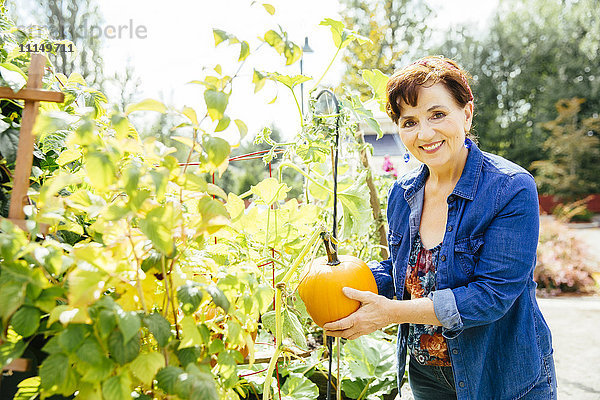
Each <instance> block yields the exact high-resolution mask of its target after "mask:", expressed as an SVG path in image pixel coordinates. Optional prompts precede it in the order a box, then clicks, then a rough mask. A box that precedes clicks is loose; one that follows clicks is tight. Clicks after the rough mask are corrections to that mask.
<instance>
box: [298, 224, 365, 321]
mask: <svg viewBox="0 0 600 400" xmlns="http://www.w3.org/2000/svg"><path fill="white" fill-rule="evenodd" d="M321 236H322V238H323V241H324V242H325V250H326V251H327V257H320V258H317V259H315V260H314V261H313V262H312V263H311V264H310V265H308V266H306V267H305V270H306V272H305V274H304V276H303V277H302V279H301V282H300V285H299V286H298V293H299V294H300V298H301V299H302V301H304V304H305V305H306V310H307V311H308V314H309V315H310V316H311V318H312V319H313V321H315V323H316V324H317V325H319V326H320V327H323V325H324V324H326V323H327V322H332V321H337V320H338V319H341V318H344V317H347V316H348V315H350V314H352V313H353V312H355V311H356V310H358V308H359V307H360V302H359V301H357V300H352V299H349V298H348V297H346V296H345V295H344V293H343V292H342V288H343V287H351V288H354V289H357V290H365V291H370V292H373V293H377V284H376V283H375V278H374V277H373V273H372V272H371V270H370V269H369V267H368V266H367V264H365V262H364V261H362V260H360V259H358V258H356V257H353V256H349V255H340V256H339V257H338V255H337V252H336V250H335V248H334V247H333V244H332V243H331V239H330V237H329V234H328V233H325V234H322V235H321Z"/></svg>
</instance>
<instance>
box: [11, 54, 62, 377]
mask: <svg viewBox="0 0 600 400" xmlns="http://www.w3.org/2000/svg"><path fill="white" fill-rule="evenodd" d="M45 65H46V57H45V56H44V55H42V54H33V55H32V56H31V64H30V65H29V71H28V79H27V85H26V87H25V88H23V89H21V90H19V91H18V92H16V93H15V92H14V91H13V90H12V89H11V88H9V87H0V98H1V99H14V100H24V101H25V105H24V107H23V115H22V117H21V129H20V132H19V147H18V149H17V160H16V163H15V173H14V177H13V189H12V194H11V199H10V209H9V212H8V220H10V221H11V222H13V223H14V224H15V225H17V226H18V227H20V228H21V229H23V230H27V225H26V223H25V212H24V211H23V207H24V206H25V205H26V204H27V203H28V202H29V200H28V197H27V191H28V189H29V177H30V175H31V166H32V163H33V150H34V141H35V138H34V137H33V125H34V123H35V119H36V117H37V114H38V107H39V105H40V101H49V102H54V103H62V102H64V100H65V95H64V94H63V93H61V92H52V91H48V90H42V89H41V88H42V78H43V76H44V66H45ZM0 343H1V341H0ZM30 364H31V362H30V360H28V359H24V358H18V359H16V360H14V361H13V362H12V363H10V364H9V365H7V366H6V367H4V368H2V370H9V371H17V372H24V371H27V370H29V369H30V368H31V365H30Z"/></svg>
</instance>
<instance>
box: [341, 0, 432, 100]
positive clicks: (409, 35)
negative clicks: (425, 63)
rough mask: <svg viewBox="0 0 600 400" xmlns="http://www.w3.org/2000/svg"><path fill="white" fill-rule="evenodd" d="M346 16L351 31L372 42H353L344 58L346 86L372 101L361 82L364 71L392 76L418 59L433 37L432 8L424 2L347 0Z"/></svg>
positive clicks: (343, 81)
mask: <svg viewBox="0 0 600 400" xmlns="http://www.w3.org/2000/svg"><path fill="white" fill-rule="evenodd" d="M343 3H344V4H345V6H346V7H345V8H344V9H343V10H342V16H343V18H344V22H345V24H346V26H347V27H348V29H354V30H357V31H358V33H360V34H361V35H363V36H365V37H368V38H369V39H370V40H371V42H370V43H364V44H359V43H358V42H353V43H351V44H350V45H349V46H348V51H347V52H346V54H345V56H344V57H343V61H344V63H345V64H346V73H345V74H344V77H343V80H342V83H343V84H346V85H348V86H349V87H350V88H352V89H356V90H358V91H359V92H360V93H361V94H362V95H363V96H365V97H370V93H371V91H370V89H369V87H368V86H367V84H366V83H365V82H363V80H362V79H361V71H362V70H370V69H375V68H377V69H379V70H380V71H381V72H383V73H384V74H386V75H391V74H392V73H393V72H394V71H395V70H396V69H398V68H399V67H400V66H401V65H402V64H403V63H405V62H406V61H407V60H409V59H412V58H414V57H415V55H416V54H417V52H416V51H415V50H416V49H422V48H423V47H424V44H425V41H426V40H427V38H428V36H429V32H430V31H429V28H428V27H427V24H426V19H427V18H428V17H429V16H430V15H431V10H430V8H429V7H428V6H427V5H426V4H425V3H424V2H423V1H421V0H344V1H343Z"/></svg>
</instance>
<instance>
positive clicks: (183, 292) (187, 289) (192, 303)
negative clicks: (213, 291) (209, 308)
mask: <svg viewBox="0 0 600 400" xmlns="http://www.w3.org/2000/svg"><path fill="white" fill-rule="evenodd" d="M177 299H179V305H180V307H181V310H182V311H183V313H184V314H185V315H191V314H193V313H194V312H196V310H197V309H198V307H199V306H200V303H201V302H202V290H201V289H200V287H199V285H198V284H197V283H195V282H189V281H188V282H186V284H185V285H182V286H179V287H178V288H177Z"/></svg>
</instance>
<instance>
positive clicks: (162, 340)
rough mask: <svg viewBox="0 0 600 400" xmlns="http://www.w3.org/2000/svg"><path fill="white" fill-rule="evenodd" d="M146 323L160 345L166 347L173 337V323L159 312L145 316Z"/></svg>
mask: <svg viewBox="0 0 600 400" xmlns="http://www.w3.org/2000/svg"><path fill="white" fill-rule="evenodd" d="M144 325H146V326H147V327H148V329H149V330H150V332H151V333H152V335H153V336H154V338H155V339H156V341H157V342H158V345H159V346H160V347H165V346H166V345H167V342H168V341H169V338H170V337H171V324H170V323H169V321H167V320H166V319H165V317H163V316H162V315H160V314H159V313H156V312H155V313H152V314H150V315H146V316H145V317H144Z"/></svg>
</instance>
